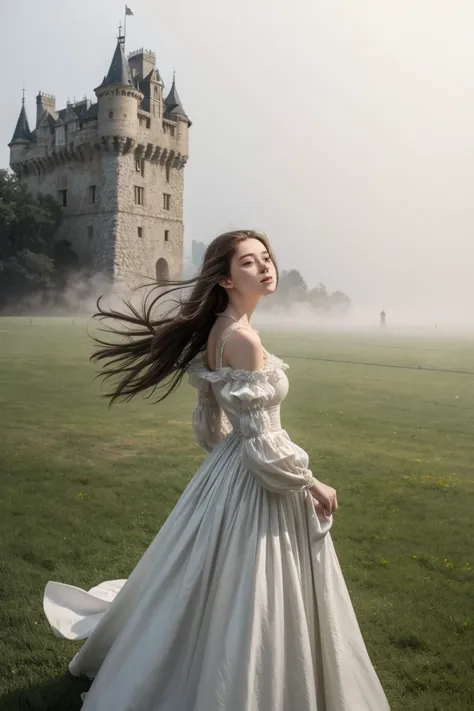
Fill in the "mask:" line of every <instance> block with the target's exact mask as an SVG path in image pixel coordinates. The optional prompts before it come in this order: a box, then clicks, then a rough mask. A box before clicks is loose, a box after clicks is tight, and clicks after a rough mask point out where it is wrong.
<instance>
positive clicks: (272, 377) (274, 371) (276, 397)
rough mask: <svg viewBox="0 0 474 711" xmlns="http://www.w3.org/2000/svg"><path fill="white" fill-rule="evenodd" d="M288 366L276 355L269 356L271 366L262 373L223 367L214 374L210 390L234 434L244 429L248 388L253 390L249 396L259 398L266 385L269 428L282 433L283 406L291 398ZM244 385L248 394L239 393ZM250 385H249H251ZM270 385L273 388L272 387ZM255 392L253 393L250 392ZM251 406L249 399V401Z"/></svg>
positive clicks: (268, 365) (267, 365) (261, 371)
mask: <svg viewBox="0 0 474 711" xmlns="http://www.w3.org/2000/svg"><path fill="white" fill-rule="evenodd" d="M287 368H288V365H287V364H286V363H284V362H283V361H282V360H280V359H279V358H277V357H276V356H274V355H272V354H267V362H266V364H265V367H264V368H263V369H262V370H258V371H246V370H245V371H243V370H238V369H235V368H230V367H222V368H219V370H216V371H210V370H209V371H208V372H209V373H210V388H211V391H212V394H213V396H214V398H215V400H216V402H217V403H218V405H219V406H220V408H221V409H222V411H223V413H224V414H225V416H226V417H227V420H228V421H229V423H230V424H231V425H232V429H233V431H234V432H238V431H239V429H240V419H241V413H242V406H241V403H242V401H241V397H240V395H241V394H243V395H245V388H246V387H249V393H248V395H250V394H252V396H254V395H255V388H256V389H257V392H258V390H259V388H260V391H261V389H262V386H263V385H265V389H266V391H267V392H266V397H265V404H264V410H265V412H266V415H267V417H268V428H269V429H272V430H278V429H281V421H280V406H281V403H282V402H283V400H284V399H285V397H286V396H287V394H288V389H289V383H288V378H287V377H286V373H285V370H286V369H287ZM239 381H240V383H241V388H243V389H244V392H242V393H240V392H239V391H238V390H237V391H236V390H235V385H236V383H238V382H239ZM247 384H248V385H247ZM269 385H270V387H269ZM250 391H251V392H250ZM246 399H247V402H249V397H247V398H246Z"/></svg>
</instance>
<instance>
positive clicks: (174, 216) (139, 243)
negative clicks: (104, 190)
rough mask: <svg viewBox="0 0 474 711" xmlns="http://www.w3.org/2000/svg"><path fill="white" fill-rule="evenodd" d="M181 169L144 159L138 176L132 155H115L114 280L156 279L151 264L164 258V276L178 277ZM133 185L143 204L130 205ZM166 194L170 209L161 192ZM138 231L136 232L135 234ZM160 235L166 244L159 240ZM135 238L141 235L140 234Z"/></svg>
mask: <svg viewBox="0 0 474 711" xmlns="http://www.w3.org/2000/svg"><path fill="white" fill-rule="evenodd" d="M183 178H184V171H183V170H178V169H177V168H172V169H171V170H170V172H169V182H167V178H166V168H165V167H164V166H162V165H160V164H157V163H151V162H150V161H145V168H144V175H143V176H142V175H141V172H139V171H137V167H136V159H135V156H134V155H133V154H127V155H119V156H117V192H118V199H119V207H118V216H117V240H116V244H117V248H116V258H115V276H116V277H117V278H118V279H120V280H122V279H125V280H126V281H127V282H128V283H131V284H134V285H137V284H139V283H143V280H144V278H147V277H148V278H150V277H151V278H153V279H155V277H156V263H157V262H158V260H159V259H160V258H164V259H165V260H166V263H167V265H168V270H169V276H170V277H171V278H175V279H176V278H178V279H179V278H180V277H181V272H182V267H183V240H184V228H183V222H182V214H183ZM135 186H137V187H142V188H143V189H144V205H137V204H135ZM164 193H165V194H167V195H170V210H166V209H165V208H164V201H163V194H164ZM139 228H141V230H140V232H139ZM165 231H167V232H168V241H165ZM140 235H141V236H140Z"/></svg>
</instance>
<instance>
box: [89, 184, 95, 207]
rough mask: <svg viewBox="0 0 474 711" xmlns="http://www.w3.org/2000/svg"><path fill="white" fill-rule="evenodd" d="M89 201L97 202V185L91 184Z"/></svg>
mask: <svg viewBox="0 0 474 711" xmlns="http://www.w3.org/2000/svg"><path fill="white" fill-rule="evenodd" d="M89 202H90V203H94V202H95V185H90V186H89Z"/></svg>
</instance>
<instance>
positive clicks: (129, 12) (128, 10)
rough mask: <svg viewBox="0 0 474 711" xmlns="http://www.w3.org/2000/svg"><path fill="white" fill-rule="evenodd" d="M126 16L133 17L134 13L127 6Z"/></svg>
mask: <svg viewBox="0 0 474 711" xmlns="http://www.w3.org/2000/svg"><path fill="white" fill-rule="evenodd" d="M125 15H133V12H132V11H131V10H130V8H129V7H128V6H127V5H125Z"/></svg>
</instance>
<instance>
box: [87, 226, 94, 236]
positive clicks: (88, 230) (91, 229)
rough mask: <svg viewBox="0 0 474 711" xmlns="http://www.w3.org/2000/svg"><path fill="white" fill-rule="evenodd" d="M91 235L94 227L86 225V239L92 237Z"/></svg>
mask: <svg viewBox="0 0 474 711" xmlns="http://www.w3.org/2000/svg"><path fill="white" fill-rule="evenodd" d="M93 236H94V228H93V227H92V225H88V227H87V237H88V239H92V238H93Z"/></svg>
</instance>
